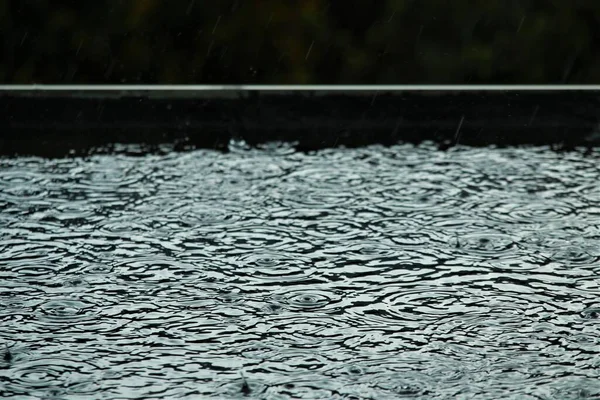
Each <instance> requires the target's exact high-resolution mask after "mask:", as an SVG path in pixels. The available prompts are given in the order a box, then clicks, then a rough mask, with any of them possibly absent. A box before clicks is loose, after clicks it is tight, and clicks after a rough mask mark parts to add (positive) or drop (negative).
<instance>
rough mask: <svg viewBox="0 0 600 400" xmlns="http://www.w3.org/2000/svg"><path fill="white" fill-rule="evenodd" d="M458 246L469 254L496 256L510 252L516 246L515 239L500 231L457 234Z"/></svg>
mask: <svg viewBox="0 0 600 400" xmlns="http://www.w3.org/2000/svg"><path fill="white" fill-rule="evenodd" d="M455 246H456V248H458V249H461V250H464V251H465V252H467V253H469V254H476V255H483V256H494V257H497V256H499V255H502V254H505V253H509V252H510V251H511V250H512V249H513V248H514V247H515V241H514V240H513V239H512V238H511V237H510V236H509V235H504V234H499V233H474V234H468V235H462V236H457V238H456V245H455Z"/></svg>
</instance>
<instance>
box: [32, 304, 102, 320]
mask: <svg viewBox="0 0 600 400" xmlns="http://www.w3.org/2000/svg"><path fill="white" fill-rule="evenodd" d="M35 314H36V316H37V320H38V321H39V322H40V323H42V324H44V325H69V326H74V325H78V324H83V323H86V322H89V321H91V320H94V319H95V317H96V315H97V314H98V309H97V306H96V305H95V304H93V303H90V302H87V301H84V300H81V299H70V298H59V299H52V300H48V301H46V302H44V303H42V304H41V305H40V306H39V307H38V308H37V309H36V312H35Z"/></svg>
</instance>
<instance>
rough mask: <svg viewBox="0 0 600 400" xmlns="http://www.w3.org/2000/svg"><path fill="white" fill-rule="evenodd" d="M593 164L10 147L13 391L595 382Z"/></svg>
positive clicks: (332, 394) (565, 398)
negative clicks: (39, 153)
mask: <svg viewBox="0 0 600 400" xmlns="http://www.w3.org/2000/svg"><path fill="white" fill-rule="evenodd" d="M599 161H600V153H599V152H594V153H592V154H591V155H587V156H584V155H582V154H580V153H577V152H573V153H556V152H553V151H551V150H549V149H547V148H528V149H490V148H488V149H467V148H463V149H460V148H459V149H453V150H451V151H448V152H441V151H437V150H436V149H435V148H434V147H432V146H427V145H424V146H420V147H413V146H395V147H391V148H383V147H370V148H363V149H353V150H344V149H336V150H325V151H320V152H317V153H313V154H300V153H295V152H294V151H292V150H290V149H288V148H286V147H277V146H269V147H266V148H264V149H260V150H256V149H255V150H248V149H244V148H243V146H239V145H235V144H234V145H233V148H232V152H231V153H229V154H220V153H217V152H211V151H194V152H188V153H170V154H167V155H164V156H161V155H147V156H143V157H132V156H126V155H110V156H106V155H98V156H93V157H90V158H85V159H84V158H75V159H61V160H44V159H39V158H15V159H6V158H5V159H0V228H1V230H0V264H1V269H0V322H1V330H0V342H1V344H2V346H4V342H5V343H7V344H8V345H9V346H11V347H10V350H9V351H10V353H7V354H6V356H4V357H3V358H2V359H0V368H1V369H0V397H2V398H19V399H20V398H23V399H30V398H44V399H89V398H100V399H117V398H118V399H129V398H185V397H187V398H190V399H195V398H219V399H227V398H244V397H247V398H257V399H298V398H307V399H500V398H502V399H561V400H569V399H598V398H600V379H599V375H600V277H599V271H600V263H599V259H600V246H599V245H600V202H599V201H600V164H599ZM1 351H3V350H0V352H1ZM0 354H1V353H0ZM9 354H10V355H9Z"/></svg>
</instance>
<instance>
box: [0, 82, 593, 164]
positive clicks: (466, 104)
mask: <svg viewBox="0 0 600 400" xmlns="http://www.w3.org/2000/svg"><path fill="white" fill-rule="evenodd" d="M599 121H600V91H596V90H544V89H539V90H528V89H527V90H525V89H524V90H519V89H518V88H517V89H507V90H497V89H494V90H485V89H482V90H430V89H427V90H421V89H411V90H408V89H407V90H396V89H393V90H386V89H382V90H378V89H374V88H366V89H360V90H356V89H347V90H344V89H343V88H342V89H339V90H338V89H335V90H331V89H329V90H317V89H316V90H285V89H282V90H272V89H268V90H267V89H264V88H263V89H260V88H258V89H247V88H241V87H229V88H222V89H210V88H209V89H198V90H159V91H156V90H152V89H151V88H146V89H144V88H142V89H126V90H122V89H120V88H104V89H103V90H94V89H90V88H85V89H78V88H66V89H64V90H40V89H39V88H31V89H30V90H27V88H19V89H18V90H11V89H10V88H7V87H4V88H3V89H2V90H0V132H1V133H0V135H1V138H0V154H1V155H40V156H46V157H56V156H64V155H68V154H87V153H89V152H90V151H94V150H93V149H98V148H104V149H110V145H111V144H115V143H135V144H140V145H143V146H145V147H146V148H147V149H149V151H152V149H153V148H155V147H156V146H159V145H161V144H170V145H172V148H174V149H176V150H177V149H188V148H212V149H219V150H226V149H227V144H228V143H229V141H230V139H231V138H236V139H244V140H245V141H247V142H248V143H249V144H251V145H255V144H259V143H263V142H268V141H289V142H295V143H296V146H297V148H298V149H299V150H312V149H319V148H324V147H331V146H342V145H343V146H347V147H355V146H363V145H368V144H376V143H377V144H384V145H390V144H394V143H398V142H412V143H418V142H421V141H424V140H431V141H434V142H436V143H438V144H439V145H440V147H442V148H447V147H449V146H452V145H455V144H456V143H460V144H464V145H470V146H488V145H497V146H515V145H526V144H533V145H552V146H554V147H556V148H565V149H570V148H574V147H578V146H585V147H592V146H599V145H600V134H599V133H598V123H599ZM107 146H108V147H107Z"/></svg>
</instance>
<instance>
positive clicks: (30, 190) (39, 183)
mask: <svg viewBox="0 0 600 400" xmlns="http://www.w3.org/2000/svg"><path fill="white" fill-rule="evenodd" d="M45 185H46V179H44V177H43V175H41V174H35V173H32V172H27V171H19V170H4V171H2V170H1V169H0V192H2V196H3V197H4V198H8V199H10V200H13V201H14V200H24V199H36V198H40V197H43V196H44V195H45V194H46V193H47V191H46V189H45Z"/></svg>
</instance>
